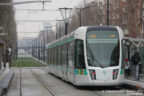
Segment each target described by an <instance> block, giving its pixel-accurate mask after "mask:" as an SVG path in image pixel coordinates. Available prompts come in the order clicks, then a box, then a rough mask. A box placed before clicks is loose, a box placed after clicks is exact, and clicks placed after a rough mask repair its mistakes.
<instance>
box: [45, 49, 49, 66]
mask: <svg viewBox="0 0 144 96" xmlns="http://www.w3.org/2000/svg"><path fill="white" fill-rule="evenodd" d="M46 54H47V56H46V58H47V59H46V63H47V64H49V63H48V62H49V50H48V49H47V52H46Z"/></svg>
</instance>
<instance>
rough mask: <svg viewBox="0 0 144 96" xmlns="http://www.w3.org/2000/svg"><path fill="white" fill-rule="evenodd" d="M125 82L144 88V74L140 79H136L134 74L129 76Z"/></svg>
mask: <svg viewBox="0 0 144 96" xmlns="http://www.w3.org/2000/svg"><path fill="white" fill-rule="evenodd" d="M123 83H124V84H128V85H132V86H135V87H137V88H141V89H143V90H144V76H142V75H141V76H140V79H139V80H135V79H134V77H133V76H128V77H126V78H125V80H124V81H123Z"/></svg>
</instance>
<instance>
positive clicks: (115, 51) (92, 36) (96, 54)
mask: <svg viewBox="0 0 144 96" xmlns="http://www.w3.org/2000/svg"><path fill="white" fill-rule="evenodd" d="M86 38H87V40H86V41H87V44H86V47H87V59H88V65H89V66H93V67H101V68H104V67H111V66H118V65H119V50H120V49H119V36H118V32H117V31H113V30H112V31H111V30H93V31H92V30H91V31H88V32H87V36H86Z"/></svg>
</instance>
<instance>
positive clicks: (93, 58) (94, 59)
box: [86, 46, 104, 68]
mask: <svg viewBox="0 0 144 96" xmlns="http://www.w3.org/2000/svg"><path fill="white" fill-rule="evenodd" d="M86 48H87V50H88V51H89V54H90V55H91V57H92V63H94V62H93V61H96V62H97V64H98V65H99V66H100V67H101V68H104V66H103V65H102V64H100V63H99V61H98V60H97V59H96V58H95V57H94V56H93V53H92V52H91V50H90V48H89V47H88V46H87V47H86ZM87 54H88V53H87ZM88 63H89V62H88ZM91 65H93V64H91Z"/></svg>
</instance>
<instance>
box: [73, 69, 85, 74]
mask: <svg viewBox="0 0 144 96" xmlns="http://www.w3.org/2000/svg"><path fill="white" fill-rule="evenodd" d="M74 72H75V74H76V75H87V70H86V69H75V70H74Z"/></svg>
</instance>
